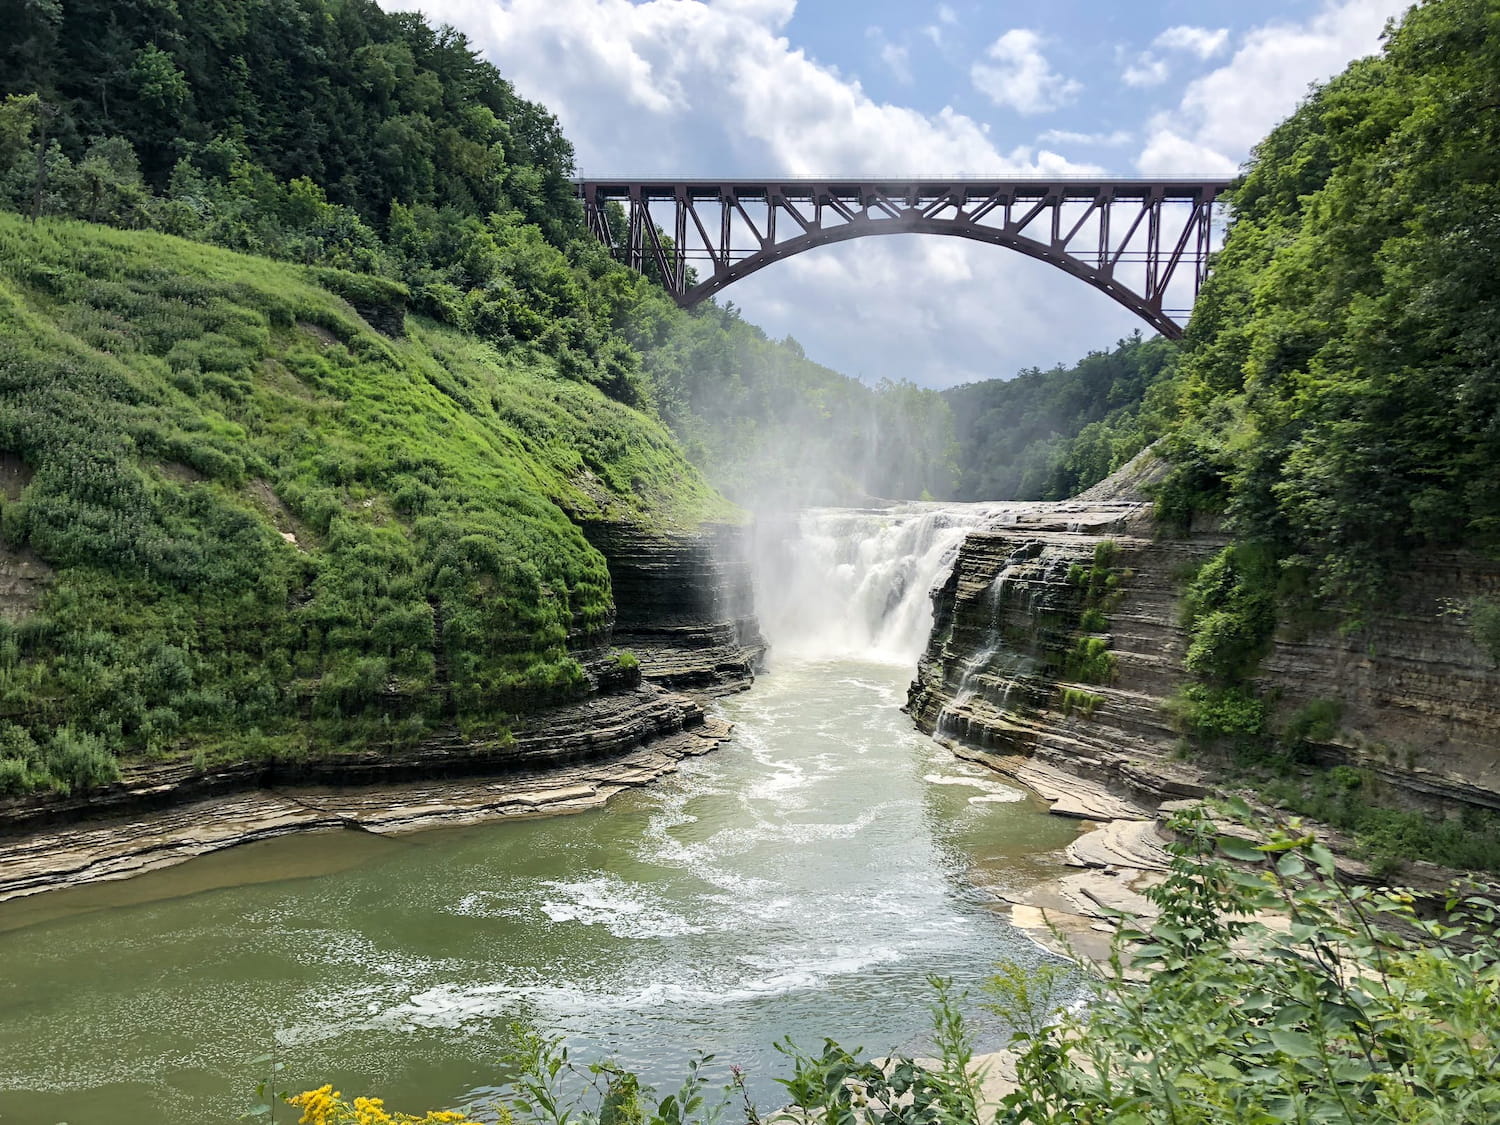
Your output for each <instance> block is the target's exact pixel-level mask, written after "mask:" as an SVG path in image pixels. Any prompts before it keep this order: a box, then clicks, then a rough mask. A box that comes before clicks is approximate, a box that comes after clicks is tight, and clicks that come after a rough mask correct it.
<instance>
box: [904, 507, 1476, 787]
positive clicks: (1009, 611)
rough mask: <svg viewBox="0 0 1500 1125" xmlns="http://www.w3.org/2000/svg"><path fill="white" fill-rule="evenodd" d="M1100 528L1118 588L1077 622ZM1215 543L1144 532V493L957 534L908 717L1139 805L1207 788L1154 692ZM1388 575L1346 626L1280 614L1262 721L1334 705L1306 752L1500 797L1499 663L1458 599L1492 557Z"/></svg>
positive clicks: (1033, 512)
mask: <svg viewBox="0 0 1500 1125" xmlns="http://www.w3.org/2000/svg"><path fill="white" fill-rule="evenodd" d="M1105 539H1109V540H1112V541H1113V543H1114V544H1115V547H1116V551H1115V554H1114V558H1113V560H1112V562H1111V569H1113V570H1114V571H1115V572H1116V573H1117V574H1118V576H1119V577H1118V581H1119V588H1120V590H1121V591H1122V593H1121V594H1120V595H1119V597H1118V600H1117V601H1116V602H1115V604H1114V605H1113V606H1112V607H1111V608H1108V609H1107V611H1106V612H1105V621H1104V623H1103V625H1102V629H1103V631H1102V632H1099V633H1092V634H1091V633H1087V632H1085V631H1083V629H1082V628H1081V625H1082V621H1081V618H1082V616H1083V611H1084V609H1085V598H1086V592H1085V590H1084V589H1083V588H1082V587H1081V586H1080V585H1079V583H1078V582H1077V580H1076V579H1077V575H1078V570H1077V569H1076V568H1085V569H1086V568H1089V567H1091V566H1092V565H1093V562H1094V550H1095V546H1096V545H1097V544H1098V543H1099V542H1101V541H1102V540H1105ZM1224 542H1225V540H1224V538H1223V537H1222V536H1221V535H1218V534H1216V533H1215V532H1213V531H1206V532H1202V533H1199V534H1195V535H1191V536H1185V537H1177V538H1169V537H1160V536H1158V535H1157V532H1156V529H1155V528H1154V527H1153V526H1152V524H1151V522H1150V519H1149V515H1148V513H1147V510H1146V509H1145V508H1144V506H1139V505H1125V504H1121V503H1107V502H1106V503H1103V504H1087V503H1084V502H1079V501H1074V502H1069V503H1066V504H1059V505H1056V506H1055V507H1053V508H1052V509H1051V510H1050V511H1048V510H1043V509H1042V507H1041V506H1039V505H1032V506H1030V508H1029V509H1028V510H1027V511H1025V512H1022V513H1018V515H1017V517H1016V522H1014V523H1011V524H1009V525H1006V526H993V527H990V528H989V529H986V530H981V531H975V532H971V533H970V534H969V535H968V537H967V538H966V540H965V542H964V544H963V547H962V549H961V550H960V552H959V555H958V558H957V561H956V563H955V566H954V569H953V573H952V574H951V575H950V576H949V578H948V580H947V581H946V582H945V583H944V584H942V585H941V586H940V587H939V588H938V589H936V590H935V591H934V592H933V606H934V627H933V631H932V636H931V639H930V641H929V643H928V646H927V650H926V652H925V653H924V655H923V657H922V659H921V662H920V665H919V668H918V672H917V678H916V680H915V682H914V683H913V684H912V686H911V690H910V694H909V700H908V706H909V709H910V711H911V714H912V716H913V718H914V719H915V720H916V722H917V723H918V725H919V726H920V727H921V728H922V729H924V730H927V731H929V732H932V733H934V734H936V735H937V736H939V737H940V738H946V739H950V740H953V741H957V742H962V743H965V744H967V745H970V746H974V747H978V748H980V749H984V750H988V751H992V752H994V753H998V754H1007V755H1017V754H1019V755H1028V756H1031V757H1033V758H1034V759H1036V760H1038V761H1041V762H1046V763H1048V764H1051V765H1055V766H1058V767H1059V768H1062V769H1065V770H1067V771H1069V772H1072V773H1075V774H1078V775H1081V776H1085V777H1093V778H1097V779H1099V780H1104V781H1108V782H1110V783H1112V784H1114V785H1116V786H1119V787H1120V788H1122V789H1124V790H1126V791H1128V792H1129V793H1130V794H1131V795H1132V796H1134V797H1136V798H1137V799H1142V800H1145V801H1147V802H1150V803H1155V802H1159V801H1161V800H1166V799H1171V798H1177V797H1189V796H1197V795H1201V794H1203V793H1205V792H1207V791H1208V789H1209V788H1210V786H1211V781H1210V780H1209V777H1210V774H1209V772H1208V771H1207V770H1205V768H1203V766H1204V765H1205V763H1202V762H1192V763H1190V762H1188V761H1185V760H1183V759H1181V758H1180V757H1178V756H1177V753H1176V752H1177V749H1178V747H1179V746H1180V744H1181V735H1180V734H1179V732H1178V730H1177V729H1176V728H1175V726H1174V723H1173V719H1172V715H1171V712H1170V708H1169V706H1168V701H1169V700H1170V699H1171V697H1172V696H1173V695H1174V694H1175V693H1176V692H1177V691H1178V690H1179V689H1180V688H1181V687H1182V686H1183V685H1184V684H1185V683H1186V682H1187V676H1186V674H1185V673H1184V672H1183V671H1182V657H1183V654H1184V652H1185V650H1186V645H1187V637H1186V635H1185V633H1184V630H1183V629H1182V627H1181V625H1180V623H1179V613H1180V607H1179V600H1180V599H1179V589H1180V587H1181V585H1182V583H1183V581H1184V580H1185V577H1186V575H1188V574H1189V573H1191V570H1192V568H1193V567H1194V566H1196V565H1198V564H1200V563H1202V562H1203V561H1205V560H1206V559H1207V558H1209V557H1210V556H1211V555H1213V554H1214V553H1215V552H1216V551H1218V550H1219V549H1220V547H1222V546H1223V544H1224ZM1070 571H1072V572H1073V576H1074V580H1073V581H1070V579H1069V575H1070ZM1396 588H1397V590H1398V591H1399V592H1398V594H1397V595H1396V596H1394V597H1393V598H1392V600H1391V601H1390V602H1389V604H1388V605H1387V606H1385V607H1383V608H1382V609H1381V611H1380V612H1378V613H1376V614H1373V615H1371V617H1370V619H1369V620H1368V621H1367V623H1366V625H1365V627H1364V628H1362V629H1361V630H1360V631H1359V632H1357V633H1350V634H1343V633H1341V632H1340V631H1339V630H1338V629H1337V627H1335V626H1329V627H1321V628H1318V629H1314V630H1311V631H1307V632H1299V633H1293V632H1292V631H1290V630H1284V631H1283V633H1282V634H1281V635H1279V636H1278V637H1277V638H1276V641H1275V644H1274V646H1273V648H1272V650H1271V652H1270V653H1269V654H1268V655H1267V656H1266V658H1265V659H1264V661H1263V662H1262V664H1261V669H1260V675H1259V677H1258V680H1257V687H1258V688H1259V690H1260V691H1261V693H1262V694H1263V695H1264V696H1265V697H1266V698H1267V699H1269V700H1270V701H1271V702H1272V704H1273V707H1274V713H1275V716H1276V720H1275V721H1277V722H1282V723H1284V722H1285V721H1286V720H1287V718H1288V717H1290V716H1292V715H1294V714H1296V713H1297V712H1298V711H1299V710H1301V709H1302V708H1304V707H1306V706H1308V705H1309V704H1312V703H1314V702H1321V703H1325V704H1326V703H1332V704H1336V705H1337V708H1336V709H1337V713H1338V720H1337V723H1336V726H1337V731H1336V733H1334V734H1333V735H1332V736H1331V737H1329V738H1328V739H1326V740H1325V741H1323V742H1320V743H1318V744H1317V745H1316V746H1314V747H1312V748H1311V753H1312V755H1313V757H1314V759H1315V760H1316V761H1318V762H1319V763H1321V764H1325V765H1330V766H1331V765H1339V764H1347V765H1354V766H1358V767H1360V768H1361V769H1364V770H1367V771H1369V772H1371V773H1373V774H1374V775H1375V776H1376V777H1377V778H1378V779H1380V780H1381V781H1382V782H1384V783H1385V785H1384V789H1385V793H1384V794H1383V798H1385V799H1389V800H1390V801H1391V802H1393V803H1400V804H1405V805H1410V806H1413V807H1419V808H1424V809H1426V810H1429V811H1432V812H1436V813H1440V814H1445V815H1447V814H1453V813H1456V812H1458V811H1461V810H1462V809H1464V808H1466V807H1476V806H1477V807H1483V808H1500V669H1497V668H1496V667H1495V666H1494V664H1493V662H1492V661H1491V660H1490V659H1489V658H1488V657H1487V656H1486V655H1485V654H1484V653H1483V652H1482V651H1481V650H1480V649H1479V647H1478V646H1477V645H1476V643H1475V642H1474V640H1473V638H1472V636H1471V633H1470V629H1469V627H1468V625H1467V623H1466V613H1465V607H1466V606H1467V605H1468V604H1469V603H1470V602H1471V601H1472V599H1474V598H1475V597H1478V596H1495V595H1497V594H1500V565H1497V564H1496V563H1494V562H1491V561H1487V560H1483V559H1479V558H1477V557H1473V556H1467V555H1459V554H1453V553H1446V554H1438V553H1434V554H1429V555H1427V556H1426V557H1424V558H1423V559H1421V560H1420V561H1419V563H1418V565H1417V566H1415V567H1414V568H1413V569H1412V571H1411V572H1410V573H1409V574H1408V575H1406V576H1404V577H1403V579H1402V580H1401V581H1400V582H1399V583H1398V584H1397V587H1396ZM1091 623H1092V624H1095V625H1098V624H1099V622H1098V621H1094V622H1091ZM1091 637H1092V638H1097V639H1099V640H1102V641H1104V642H1105V643H1106V644H1107V646H1108V651H1109V652H1110V653H1111V654H1112V660H1113V669H1112V674H1111V675H1109V676H1102V677H1101V676H1090V677H1087V678H1088V679H1092V680H1099V679H1103V680H1106V681H1107V682H1080V678H1078V677H1077V676H1076V673H1078V671H1079V660H1078V647H1079V643H1080V641H1081V640H1086V639H1088V638H1091ZM1070 656H1071V658H1072V659H1071V660H1070ZM1207 765H1210V766H1211V764H1207Z"/></svg>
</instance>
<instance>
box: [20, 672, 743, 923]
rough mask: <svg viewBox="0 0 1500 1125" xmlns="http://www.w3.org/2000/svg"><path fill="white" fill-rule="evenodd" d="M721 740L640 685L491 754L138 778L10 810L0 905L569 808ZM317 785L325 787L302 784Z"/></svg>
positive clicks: (168, 772) (183, 771) (601, 799)
mask: <svg viewBox="0 0 1500 1125" xmlns="http://www.w3.org/2000/svg"><path fill="white" fill-rule="evenodd" d="M729 732H730V727H729V724H727V723H725V722H723V721H722V720H720V719H716V718H714V717H712V716H709V715H707V714H705V713H704V711H703V708H702V707H701V706H700V705H699V704H698V703H697V702H695V701H694V700H691V699H688V698H686V697H684V696H681V695H676V694H673V693H670V692H666V691H663V690H661V689H660V688H656V687H652V686H650V685H646V686H643V687H640V688H637V689H635V690H634V691H632V692H629V693H624V694H622V695H617V696H609V697H603V698H601V699H596V700H591V701H589V702H588V703H586V704H582V705H579V706H577V707H573V708H568V709H561V710H559V711H558V712H556V713H554V714H552V715H551V716H549V717H548V718H547V720H546V721H545V722H544V723H539V724H538V725H537V727H536V728H535V729H532V730H529V731H524V732H522V733H521V734H519V735H518V736H517V738H516V739H515V741H514V744H513V745H511V746H509V747H507V748H506V749H505V750H504V751H503V752H501V751H499V750H496V751H495V752H494V753H483V752H478V753H476V752H475V751H474V749H473V748H465V752H463V753H461V754H459V753H449V754H444V753H442V752H441V748H438V747H433V746H427V747H423V748H419V749H418V750H417V751H414V752H413V753H411V754H408V755H404V756H381V757H378V758H377V757H375V756H373V755H371V756H365V757H360V758H353V757H351V758H337V759H328V760H324V761H319V762H299V763H295V764H294V765H291V766H284V767H282V768H281V771H280V774H279V776H281V777H284V778H287V779H288V783H287V784H277V783H276V780H275V779H276V778H277V776H278V773H277V770H276V767H275V766H254V767H251V766H247V767H240V768H236V769H233V770H225V771H220V772H218V773H213V774H209V773H204V772H203V771H198V770H192V769H190V768H185V767H178V768H163V769H158V770H154V771H141V772H140V773H138V774H137V775H136V776H134V777H133V778H132V779H131V780H129V781H127V782H126V783H122V784H121V785H118V786H115V787H112V789H111V791H110V792H109V793H107V794H104V795H103V796H102V798H101V796H100V795H97V794H96V795H93V796H92V797H91V798H90V800H89V801H87V802H86V803H85V802H81V801H69V800H68V799H67V798H63V797H54V798H52V799H46V798H38V799H34V800H32V801H31V802H30V803H29V804H23V803H21V802H11V804H12V805H14V806H15V808H13V809H11V810H7V820H8V822H9V825H10V826H11V827H12V829H14V828H16V827H19V826H21V825H29V827H28V829H27V830H24V831H20V832H15V831H13V833H12V834H9V835H4V836H0V902H5V901H7V900H10V899H15V898H22V897H25V896H27V895H32V894H37V893H39V892H42V891H49V890H59V889H62V888H65V887H75V886H81V885H83V884H86V883H93V882H102V881H109V880H116V879H126V878H129V877H131V876H133V875H138V874H141V873H143V872H146V871H155V870H159V869H161V868H164V867H171V866H173V865H175V864H179V863H183V862H185V861H187V860H189V859H193V858H194V857H196V856H201V855H207V854H208V853H210V852H215V851H220V850H223V849H225V848H231V847H234V846H236V845H239V844H246V843H251V842H253V841H257V840H267V839H273V838H275V837H277V836H282V835H286V834H287V833H290V832H316V831H333V830H344V829H354V830H358V831H366V832H374V833H379V834H394V833H399V832H411V831H417V830H419V829H424V828H432V827H437V826H440V825H459V824H473V823H477V822H480V821H484V820H491V819H498V818H503V817H528V816H550V815H556V814H559V813H571V812H581V811H583V810H585V809H591V808H597V807H598V806H600V805H602V804H604V803H605V802H606V801H608V800H609V798H610V797H612V796H614V795H615V794H616V793H619V792H621V791H623V790H625V789H630V788H635V787H638V786H640V785H644V784H646V783H648V782H650V781H654V780H656V779H657V778H659V777H662V776H664V775H665V774H668V773H671V772H672V771H673V770H675V769H677V767H678V765H679V764H680V763H681V762H682V761H683V760H684V759H685V758H689V757H695V756H697V755H700V754H706V753H708V752H710V751H712V750H714V749H717V748H718V746H719V745H720V744H721V743H722V742H723V741H724V739H726V738H727V737H728V736H729ZM487 769H488V771H489V772H488V773H486V770H487ZM460 774H463V775H467V776H458V775H460ZM320 777H322V778H325V779H326V780H327V781H328V782H329V783H327V784H307V783H305V782H308V781H312V782H316V781H317V780H318V779H319V778H320ZM294 779H300V780H302V781H303V782H304V784H294V783H292V781H293V780H294ZM101 810H102V812H103V815H100V813H101ZM28 816H29V820H28ZM85 817H86V819H85Z"/></svg>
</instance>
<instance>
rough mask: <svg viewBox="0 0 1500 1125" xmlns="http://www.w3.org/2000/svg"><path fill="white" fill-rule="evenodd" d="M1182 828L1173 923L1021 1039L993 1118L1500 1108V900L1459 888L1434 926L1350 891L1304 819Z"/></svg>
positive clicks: (1172, 890)
mask: <svg viewBox="0 0 1500 1125" xmlns="http://www.w3.org/2000/svg"><path fill="white" fill-rule="evenodd" d="M1230 813H1231V816H1232V817H1234V818H1235V819H1238V820H1240V821H1241V822H1242V823H1244V824H1247V825H1248V824H1249V823H1250V821H1249V813H1248V810H1247V809H1246V808H1244V806H1242V805H1235V806H1234V807H1232V808H1231V810H1230ZM1174 826H1175V827H1176V829H1177V831H1178V833H1179V842H1178V843H1177V844H1175V845H1174V852H1175V858H1174V861H1173V865H1172V869H1171V872H1170V874H1169V877H1168V878H1167V880H1166V881H1165V882H1163V883H1162V884H1161V885H1160V886H1159V887H1157V888H1155V889H1153V890H1152V891H1151V892H1149V895H1150V897H1151V898H1152V899H1153V901H1154V902H1155V903H1156V905H1157V906H1158V907H1159V908H1160V910H1161V915H1160V917H1159V919H1158V920H1157V921H1156V922H1155V923H1153V924H1151V925H1149V926H1142V927H1139V928H1133V927H1130V926H1126V927H1125V928H1122V930H1121V931H1120V933H1119V937H1118V940H1117V943H1116V946H1115V951H1114V956H1113V958H1112V960H1111V964H1110V974H1109V976H1108V977H1107V978H1106V979H1105V980H1104V981H1103V982H1101V984H1100V986H1099V991H1098V995H1097V997H1096V1000H1095V1003H1094V1004H1093V1005H1092V1006H1091V1007H1090V1008H1089V1009H1088V1010H1087V1011H1086V1012H1085V1013H1084V1014H1081V1015H1073V1016H1064V1017H1063V1018H1062V1019H1060V1020H1058V1021H1057V1022H1056V1023H1053V1024H1050V1025H1048V1026H1047V1027H1045V1028H1043V1029H1042V1030H1040V1031H1038V1032H1026V1033H1022V1034H1020V1035H1018V1036H1017V1046H1019V1047H1020V1048H1021V1054H1020V1058H1019V1064H1018V1076H1019V1089H1018V1090H1017V1092H1016V1093H1015V1094H1013V1095H1011V1096H1009V1097H1008V1098H1007V1099H1006V1101H1005V1105H1004V1106H1003V1108H1002V1110H1001V1112H1000V1115H999V1117H998V1119H997V1120H999V1121H1002V1122H1007V1123H1019V1122H1031V1123H1038V1125H1040V1123H1047V1125H1062V1123H1064V1122H1067V1123H1069V1125H1071V1123H1073V1122H1089V1121H1106V1120H1107V1121H1112V1122H1172V1123H1176V1125H1188V1123H1196V1122H1203V1123H1209V1122H1213V1123H1215V1125H1218V1123H1223V1122H1245V1123H1252V1122H1253V1123H1264V1122H1277V1121H1297V1122H1304V1121H1306V1122H1311V1121H1318V1122H1361V1123H1363V1122H1424V1123H1426V1122H1445V1123H1459V1122H1474V1123H1476V1125H1478V1123H1480V1122H1490V1121H1494V1120H1496V1118H1497V1116H1500V1083H1496V1082H1495V1080H1494V1075H1495V1073H1496V1069H1497V1066H1500V1054H1497V1048H1500V1043H1497V1031H1500V1024H1497V1017H1496V1015H1495V1012H1496V1005H1497V1003H1500V940H1497V937H1496V921H1497V918H1500V910H1497V907H1496V904H1495V903H1494V902H1493V901H1491V900H1490V899H1488V898H1486V897H1483V896H1482V895H1480V894H1477V893H1467V892H1465V891H1462V890H1456V891H1455V892H1454V894H1453V896H1452V897H1451V898H1450V900H1449V901H1448V902H1447V903H1446V904H1445V906H1446V910H1445V912H1444V921H1442V922H1436V921H1428V920H1425V919H1423V918H1421V917H1419V915H1418V913H1417V912H1416V910H1415V908H1414V907H1415V903H1414V900H1413V897H1412V896H1411V895H1410V894H1408V893H1405V892H1403V891H1399V890H1372V889H1370V888H1368V887H1345V886H1343V885H1342V884H1340V883H1339V882H1338V881H1337V880H1336V879H1335V878H1334V868H1333V857H1332V855H1331V854H1330V853H1329V852H1328V850H1327V849H1326V848H1325V847H1323V846H1322V845H1321V844H1319V843H1317V842H1316V840H1315V838H1314V837H1313V836H1312V835H1311V834H1307V833H1304V832H1302V831H1301V829H1300V827H1298V826H1297V824H1296V822H1292V824H1291V825H1290V826H1288V827H1284V828H1276V829H1272V830H1271V831H1270V832H1269V833H1267V834H1266V835H1265V836H1264V838H1263V839H1261V840H1260V841H1259V842H1254V841H1252V840H1249V839H1244V838H1242V837H1241V836H1239V835H1232V836H1223V837H1217V838H1216V837H1215V835H1214V831H1213V828H1212V825H1211V823H1210V822H1209V821H1208V820H1207V818H1206V817H1205V816H1204V815H1202V814H1198V815H1195V816H1192V817H1187V818H1183V819H1181V820H1179V821H1177V822H1176V823H1175V825H1174ZM1221 856H1222V857H1228V859H1232V860H1235V861H1237V864H1236V865H1231V864H1230V863H1229V862H1226V859H1225V858H1221ZM1246 865H1248V866H1246ZM1273 912H1274V913H1273ZM1278 918H1279V919H1282V920H1283V921H1282V922H1277V921H1276V919H1278ZM1141 978H1144V981H1143V983H1137V981H1138V980H1140V979H1141Z"/></svg>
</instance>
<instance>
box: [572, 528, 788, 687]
mask: <svg viewBox="0 0 1500 1125" xmlns="http://www.w3.org/2000/svg"><path fill="white" fill-rule="evenodd" d="M746 533H747V529H746V528H745V527H743V526H740V525H736V524H708V525H705V526H704V527H703V528H701V529H700V530H699V531H697V532H695V533H691V534H680V533H679V534H670V533H664V532H654V531H644V530H641V529H639V528H635V527H629V526H625V525H621V524H607V523H594V524H587V525H585V526H584V534H585V536H587V538H588V540H589V542H590V543H591V544H592V545H593V546H594V547H595V548H596V549H597V550H598V551H599V553H600V554H602V555H603V556H604V558H605V561H606V563H607V564H608V566H609V577H610V584H611V585H612V587H613V589H614V601H615V619H614V630H613V640H612V643H613V645H614V646H615V647H616V648H619V649H626V650H629V651H630V652H632V653H634V654H635V656H636V658H637V659H638V660H639V661H640V667H641V674H642V675H643V676H645V678H646V679H648V680H650V681H652V682H654V683H658V684H661V685H663V686H665V687H669V688H673V689H690V690H693V691H698V692H704V693H708V694H714V695H721V694H724V693H726V692H733V691H742V690H744V689H745V688H747V687H749V686H750V683H751V681H752V680H753V679H754V674H755V668H756V666H757V665H758V664H759V662H760V659H761V657H762V656H763V655H764V653H765V649H766V642H765V639H764V638H763V637H762V636H761V634H760V627H759V625H758V624H757V623H756V620H755V596H754V589H753V585H752V580H751V574H750V564H749V561H748V552H747V548H746V544H745V536H746Z"/></svg>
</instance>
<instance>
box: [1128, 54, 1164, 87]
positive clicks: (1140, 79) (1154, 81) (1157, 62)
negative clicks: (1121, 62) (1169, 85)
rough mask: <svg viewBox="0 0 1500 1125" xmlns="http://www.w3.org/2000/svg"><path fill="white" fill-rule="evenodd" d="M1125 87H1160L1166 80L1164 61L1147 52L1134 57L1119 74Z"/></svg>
mask: <svg viewBox="0 0 1500 1125" xmlns="http://www.w3.org/2000/svg"><path fill="white" fill-rule="evenodd" d="M1120 77H1121V78H1122V79H1124V81H1125V85H1127V86H1160V85H1161V84H1162V83H1163V82H1165V81H1166V80H1167V64H1166V60H1164V59H1159V58H1157V57H1156V56H1155V55H1153V54H1151V52H1149V51H1147V52H1145V53H1143V54H1141V55H1139V56H1137V57H1136V60H1135V62H1133V63H1131V64H1130V65H1129V66H1127V67H1126V68H1125V69H1124V70H1123V71H1122V72H1121V74H1120Z"/></svg>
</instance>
